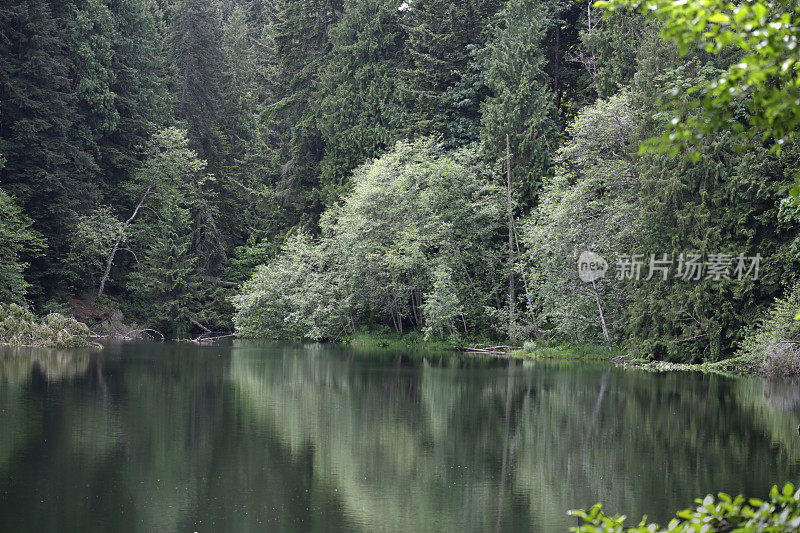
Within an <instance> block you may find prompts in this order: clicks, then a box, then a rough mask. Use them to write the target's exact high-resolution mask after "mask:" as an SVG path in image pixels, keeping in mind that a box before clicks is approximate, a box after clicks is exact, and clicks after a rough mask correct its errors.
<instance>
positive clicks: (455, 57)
mask: <svg viewBox="0 0 800 533" xmlns="http://www.w3.org/2000/svg"><path fill="white" fill-rule="evenodd" d="M797 19H798V6H797V4H796V2H791V1H786V0H780V1H775V2H771V3H766V2H761V1H757V0H755V1H754V0H748V1H746V2H741V3H739V2H737V3H734V4H728V3H724V2H718V1H715V0H704V1H701V2H695V3H692V5H690V6H686V5H685V4H681V3H674V4H673V3H672V2H666V1H663V0H650V1H646V2H641V3H639V2H627V1H621V0H614V1H612V2H605V3H603V2H600V3H599V4H598V5H595V4H593V3H592V2H587V1H585V0H581V1H565V0H505V1H502V0H461V1H458V2H454V1H445V0H405V1H399V0H302V1H300V0H8V1H6V2H4V4H3V6H2V7H0V165H2V169H0V188H1V189H0V299H2V302H5V303H11V302H13V303H16V304H20V305H22V306H23V307H27V308H28V309H30V310H32V311H34V312H35V313H36V314H38V315H41V316H44V315H47V314H48V313H51V312H59V313H63V314H68V315H74V316H75V317H76V318H77V319H78V320H80V321H82V322H86V323H87V324H89V325H90V326H91V327H93V328H96V330H97V331H101V330H102V328H103V327H105V326H103V325H104V324H105V325H107V324H109V323H111V322H120V321H121V322H124V323H125V324H127V325H129V326H130V327H132V328H144V327H147V328H151V329H153V330H157V331H158V332H160V333H161V334H163V335H165V336H167V337H187V336H190V335H197V334H199V333H203V332H208V331H213V332H226V331H234V330H235V331H236V332H237V333H238V334H240V335H243V336H252V337H280V338H294V339H306V340H341V339H347V338H352V337H353V336H355V335H358V334H359V333H361V332H366V331H371V332H379V333H384V334H389V333H391V334H408V335H411V336H416V337H419V338H424V339H436V340H445V341H447V342H451V343H454V344H463V343H467V342H478V341H484V340H497V341H511V343H513V344H516V345H521V344H522V343H523V342H524V341H531V342H534V343H570V344H573V345H579V344H591V345H610V346H613V347H618V348H622V349H624V350H625V351H628V352H630V353H635V354H637V355H639V356H644V357H647V358H653V359H658V360H665V361H673V362H712V361H718V360H721V359H725V358H729V357H734V356H738V357H740V358H742V357H744V358H746V359H747V360H748V361H751V362H752V361H755V362H756V363H757V365H756V366H758V367H759V368H762V369H771V370H772V371H774V372H776V373H784V372H791V371H799V370H800V356H799V355H798V354H799V353H800V349H798V348H797V344H796V342H795V341H797V340H798V339H800V326H798V325H796V322H795V320H794V315H795V313H796V312H797V309H798V307H800V285H799V283H800V276H798V274H800V234H799V233H798V229H799V228H800V207H798V202H797V201H796V196H797V195H796V191H793V189H792V188H793V185H794V183H795V180H796V176H797V173H798V172H800V160H798V152H799V150H798V146H797V142H796V139H795V138H794V136H793V132H794V131H795V130H796V129H797V126H798V120H800V119H798V117H800V111H798V110H800V94H799V91H800V88H799V87H800V83H798V66H797V63H796V58H797V52H796V49H795V47H794V45H795V43H796V41H797V34H798V31H800V30H798V27H799V26H800V25H799V24H798V22H797ZM687 21H688V22H687ZM759 31H760V32H761V33H759ZM793 192H794V194H793ZM584 252H592V253H593V254H594V255H592V257H597V256H599V258H597V260H596V261H594V262H593V263H592V264H593V266H592V267H591V269H593V270H592V271H591V272H590V274H592V275H591V276H590V277H591V278H592V279H590V280H589V281H587V280H586V279H584V278H585V277H584V276H582V275H581V274H583V273H584V272H583V271H581V270H580V268H581V265H580V264H579V260H580V259H581V257H585V256H584V255H582V254H584ZM584 266H586V265H585V264H584ZM598 266H599V267H602V268H601V269H600V270H602V272H599V271H598V270H596V268H598ZM603 273H604V274H605V275H602V276H600V274H603ZM112 317H113V320H112Z"/></svg>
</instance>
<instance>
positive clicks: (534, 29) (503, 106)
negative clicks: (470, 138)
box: [482, 0, 559, 208]
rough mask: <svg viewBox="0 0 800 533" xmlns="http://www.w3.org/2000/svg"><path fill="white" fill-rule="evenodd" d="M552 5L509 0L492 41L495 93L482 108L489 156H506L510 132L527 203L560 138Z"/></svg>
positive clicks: (489, 79) (489, 72) (489, 74)
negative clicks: (550, 60)
mask: <svg viewBox="0 0 800 533" xmlns="http://www.w3.org/2000/svg"><path fill="white" fill-rule="evenodd" d="M551 7H552V6H550V5H548V3H542V2H539V1H537V0H509V2H508V4H507V5H506V7H505V9H504V11H503V13H502V24H501V25H500V26H499V27H498V29H497V32H496V34H495V35H494V37H493V39H492V40H491V42H490V43H489V44H488V57H487V64H486V84H487V85H488V86H489V87H490V89H491V90H492V91H493V96H492V97H490V98H489V99H488V100H486V102H485V104H484V106H483V108H482V111H483V125H484V131H483V141H484V146H485V149H486V153H487V156H488V157H489V158H490V159H494V160H497V159H500V158H504V157H505V151H506V134H508V135H509V137H510V148H511V150H510V152H511V156H512V158H513V165H512V169H513V178H512V182H513V183H514V184H515V187H516V188H517V191H518V193H517V199H518V201H519V202H520V203H521V204H522V206H523V208H524V207H530V206H531V205H534V204H535V202H536V198H537V195H538V190H539V187H540V185H541V182H542V177H543V176H545V175H546V174H547V173H548V172H550V168H551V156H552V153H553V150H554V149H556V148H557V147H558V141H559V138H558V135H559V132H558V128H557V111H558V110H557V107H556V103H555V95H554V93H553V90H552V80H551V79H550V76H548V74H547V72H546V69H547V58H546V57H545V55H544V53H543V43H544V40H545V37H546V35H547V32H548V31H549V29H550V28H551V27H552V25H553V24H554V23H555V19H554V12H553V11H551V10H550V8H551Z"/></svg>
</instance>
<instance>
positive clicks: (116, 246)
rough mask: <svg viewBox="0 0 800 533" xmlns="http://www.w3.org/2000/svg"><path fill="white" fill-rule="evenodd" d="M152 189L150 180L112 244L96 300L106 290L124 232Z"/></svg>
mask: <svg viewBox="0 0 800 533" xmlns="http://www.w3.org/2000/svg"><path fill="white" fill-rule="evenodd" d="M152 188H153V180H150V184H149V185H148V186H147V190H146V191H144V194H143V195H142V198H141V199H140V200H139V203H138V204H136V209H134V210H133V214H132V215H131V217H130V218H129V219H128V220H126V221H125V223H124V224H123V225H122V233H121V234H120V236H119V238H118V239H117V242H115V243H114V247H113V248H112V249H111V254H110V255H109V256H108V262H107V263H106V271H105V273H104V274H103V279H101V280H100V288H99V289H98V290H97V297H98V298H100V297H101V296H102V295H103V291H104V290H105V288H106V281H107V280H108V275H109V274H110V273H111V264H112V263H113V262H114V256H115V255H116V254H117V250H118V249H119V243H121V242H122V239H123V237H125V230H126V229H128V226H130V225H131V222H133V219H134V218H136V215H138V214H139V209H141V208H142V204H144V201H145V200H146V199H147V195H148V194H150V189H152Z"/></svg>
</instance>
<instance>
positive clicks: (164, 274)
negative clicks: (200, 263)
mask: <svg viewBox="0 0 800 533" xmlns="http://www.w3.org/2000/svg"><path fill="white" fill-rule="evenodd" d="M162 209H163V210H162V211H161V213H160V215H161V216H160V220H159V226H158V227H157V228H156V230H155V232H153V233H152V234H151V235H152V238H151V241H150V242H149V243H148V246H147V248H146V250H145V252H144V254H143V257H142V259H141V261H140V263H139V265H138V267H137V269H136V270H135V271H134V272H133V273H132V274H131V276H130V291H131V293H132V295H133V297H134V298H136V300H137V301H138V303H139V304H140V305H141V306H142V311H141V314H142V315H144V318H145V319H146V320H147V322H148V323H149V324H151V325H152V327H153V328H155V329H158V330H159V331H161V332H162V333H164V334H166V335H175V336H178V337H182V336H186V335H187V334H188V332H189V331H190V330H191V329H192V327H193V325H192V321H193V320H196V318H195V317H196V316H197V315H198V313H199V311H200V305H199V302H198V293H199V292H200V287H201V285H200V277H199V275H198V272H197V258H196V257H194V256H192V255H191V253H190V247H191V230H190V226H189V220H190V219H189V211H188V210H187V209H184V208H182V207H180V206H179V205H178V204H177V203H175V202H174V200H167V201H166V202H165V203H164V205H163V208H162Z"/></svg>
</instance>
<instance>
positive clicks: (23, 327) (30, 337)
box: [0, 303, 96, 348]
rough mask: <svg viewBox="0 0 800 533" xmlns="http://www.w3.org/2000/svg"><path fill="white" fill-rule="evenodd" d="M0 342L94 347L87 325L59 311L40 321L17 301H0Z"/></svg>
mask: <svg viewBox="0 0 800 533" xmlns="http://www.w3.org/2000/svg"><path fill="white" fill-rule="evenodd" d="M0 344H6V345H9V346H35V347H45V348H78V347H85V346H96V344H95V343H93V342H92V341H91V332H90V331H89V328H88V327H87V326H86V324H84V323H82V322H78V321H77V320H75V319H74V318H72V317H66V316H64V315H61V314H59V313H50V314H49V315H47V316H46V317H44V319H42V320H41V321H40V320H38V319H37V318H36V316H35V315H34V314H33V313H31V312H30V311H29V310H27V309H26V308H24V307H22V306H19V305H17V304H13V303H12V304H0Z"/></svg>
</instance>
